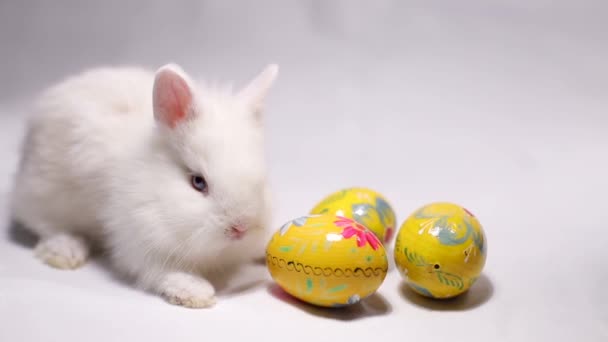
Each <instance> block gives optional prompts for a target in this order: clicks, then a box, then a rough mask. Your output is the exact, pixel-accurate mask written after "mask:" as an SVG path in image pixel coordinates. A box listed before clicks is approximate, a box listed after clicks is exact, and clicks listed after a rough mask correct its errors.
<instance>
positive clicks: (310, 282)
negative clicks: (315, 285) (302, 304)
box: [306, 278, 312, 292]
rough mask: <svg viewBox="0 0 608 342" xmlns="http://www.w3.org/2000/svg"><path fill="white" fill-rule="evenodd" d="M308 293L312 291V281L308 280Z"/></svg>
mask: <svg viewBox="0 0 608 342" xmlns="http://www.w3.org/2000/svg"><path fill="white" fill-rule="evenodd" d="M306 291H308V292H310V291H312V279H310V278H306Z"/></svg>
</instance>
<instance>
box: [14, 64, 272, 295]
mask: <svg viewBox="0 0 608 342" xmlns="http://www.w3.org/2000/svg"><path fill="white" fill-rule="evenodd" d="M277 71H278V67H277V66H276V65H269V66H268V67H267V68H266V69H265V70H264V71H263V72H262V73H261V74H260V75H259V76H257V77H256V78H255V79H254V80H253V81H251V82H250V83H249V84H248V85H247V86H246V87H244V88H243V89H242V90H241V91H239V92H236V93H233V92H231V91H230V90H227V89H223V90H222V89H218V88H211V87H209V88H206V87H204V86H203V85H198V84H196V83H195V82H194V81H193V80H192V79H191V78H190V77H189V76H187V75H186V74H185V73H184V71H183V70H182V69H181V68H180V67H179V66H177V65H174V64H168V65H166V66H164V67H162V68H160V69H158V70H157V71H156V73H153V72H148V71H146V70H142V69H137V68H127V67H124V68H98V69H93V70H89V71H86V72H84V73H82V74H80V75H76V76H73V77H70V78H68V79H66V80H64V81H62V82H61V83H59V84H58V85H56V86H54V87H51V88H50V89H48V90H47V91H46V92H45V93H44V94H43V95H42V96H41V99H40V101H38V102H37V105H36V107H35V110H34V112H33V115H32V116H31V117H30V118H29V121H28V126H27V131H26V137H25V141H24V144H23V148H22V159H21V162H20V165H19V170H18V172H17V175H16V177H15V187H14V189H13V193H12V214H13V219H14V220H15V221H17V222H19V223H21V224H22V225H23V226H24V227H25V228H26V229H28V230H31V231H32V232H34V233H35V234H37V235H38V236H39V238H40V239H39V242H38V244H37V246H36V247H35V253H36V255H37V257H38V258H40V259H41V260H42V261H44V262H46V263H47V264H49V265H51V266H54V267H57V268H61V269H73V268H77V267H79V266H81V265H82V264H83V263H84V262H85V261H86V260H87V258H88V256H89V254H90V250H91V248H92V246H96V245H97V243H99V244H100V245H101V246H103V247H104V248H105V249H106V250H107V253H108V254H109V256H110V257H111V260H112V265H113V266H114V267H115V269H116V270H117V271H118V272H119V274H122V275H123V276H126V277H128V279H131V280H132V281H133V283H134V284H135V285H137V286H138V287H141V288H142V289H145V290H148V291H153V292H155V293H158V294H160V295H162V296H163V297H164V298H165V299H166V300H168V301H169V302H170V303H173V304H179V305H184V306H187V307H209V306H212V305H213V304H214V303H215V302H216V299H215V289H214V287H213V285H212V284H211V283H210V282H209V281H208V280H207V279H208V275H209V274H211V273H213V272H215V271H221V270H224V269H226V268H231V267H232V266H236V265H238V264H240V263H242V262H245V261H247V260H251V259H252V258H254V257H257V256H259V255H262V254H261V251H263V246H264V243H265V239H266V237H267V234H266V229H267V228H268V225H269V223H270V215H271V199H270V191H269V186H268V183H267V179H266V177H267V176H266V166H265V156H264V142H263V137H264V136H263V125H262V111H263V108H262V107H263V103H264V100H265V97H266V95H267V91H268V90H269V88H270V87H271V85H272V84H273V82H274V80H275V77H276V75H277Z"/></svg>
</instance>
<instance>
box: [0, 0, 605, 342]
mask: <svg viewBox="0 0 608 342" xmlns="http://www.w3.org/2000/svg"><path fill="white" fill-rule="evenodd" d="M79 3H81V2H79ZM143 3H144V2H143V1H142V2H141V3H139V4H137V3H136V2H129V5H124V4H123V2H119V1H104V2H96V4H95V5H88V6H85V5H79V6H76V7H75V5H73V4H72V5H69V6H68V5H67V1H66V4H65V5H62V6H60V5H59V2H53V4H51V3H50V2H46V1H37V2H35V1H29V2H16V1H15V2H12V3H5V2H3V3H2V4H0V43H1V45H0V49H1V50H2V63H1V66H0V75H2V76H3V80H2V84H1V85H0V114H1V116H0V120H1V121H0V124H1V126H0V137H1V142H2V143H1V144H0V153H1V154H0V156H1V158H2V163H1V168H0V176H1V178H0V186H1V188H0V189H1V191H2V195H1V197H0V201H1V203H2V204H5V203H6V193H7V191H8V190H9V188H10V181H11V180H10V175H11V173H12V171H13V170H14V167H15V163H16V160H17V146H18V142H19V138H20V136H21V134H22V125H23V122H22V114H23V111H24V108H25V105H26V104H27V99H28V98H30V97H31V96H34V95H35V94H36V93H37V92H38V91H39V90H40V89H42V88H43V87H44V86H46V85H48V84H49V83H50V82H53V81H55V80H57V79H58V78H60V77H63V76H64V75H65V74H66V73H71V72H74V71H78V70H80V69H81V68H83V67H87V66H93V65H98V64H112V63H143V64H148V65H151V66H158V65H160V64H164V63H165V62H167V61H169V60H172V61H176V62H178V63H181V64H182V65H183V66H184V68H186V69H187V70H188V71H191V72H194V73H195V74H196V73H198V74H199V75H200V76H209V77H211V78H217V79H220V78H221V79H225V80H230V79H235V80H237V81H242V80H244V79H246V78H247V77H249V76H250V75H253V74H254V73H255V72H257V71H258V70H259V68H261V67H262V66H263V65H264V64H265V63H267V62H270V61H274V62H278V63H279V64H280V65H281V75H280V78H279V82H278V83H277V87H276V88H275V89H274V92H273V94H272V95H271V99H270V102H269V104H268V113H267V129H268V153H269V158H270V162H271V169H272V182H273V184H274V187H275V191H276V193H277V197H278V200H279V202H278V209H277V212H276V225H277V227H278V225H279V224H280V223H282V222H284V221H286V220H288V219H290V218H293V217H295V216H298V215H301V214H303V213H305V212H306V211H307V210H308V209H309V208H310V207H311V206H312V205H313V204H314V203H315V202H316V201H317V200H318V199H320V198H321V197H322V196H324V195H325V194H327V193H329V192H332V191H334V190H336V189H339V188H341V187H343V186H349V185H353V184H359V185H365V186H370V187H373V188H376V189H378V190H380V191H381V192H383V193H384V194H385V195H386V196H387V197H388V198H389V199H390V201H391V202H392V203H393V204H394V206H395V209H396V210H397V212H398V216H399V218H398V219H399V221H402V220H403V219H404V218H405V217H406V216H407V215H408V214H409V213H410V212H412V211H413V210H414V209H416V208H417V207H419V206H420V205H422V204H425V203H427V202H430V201H436V200H451V201H455V202H458V203H461V204H463V205H466V206H467V207H469V208H470V209H471V210H473V211H474V212H475V213H476V215H477V216H478V217H479V218H480V220H481V222H482V224H483V225H484V227H485V230H486V234H487V238H488V261H487V264H486V268H485V272H484V274H485V277H484V278H483V279H482V281H480V282H479V283H478V284H477V285H476V286H475V287H474V288H473V289H472V291H471V293H470V294H469V295H468V296H465V297H463V298H461V299H458V300H456V301H454V302H451V303H435V302H428V301H424V300H421V299H420V298H418V297H416V296H412V295H407V292H405V294H404V293H403V292H402V291H401V290H400V289H401V287H400V286H401V285H400V279H399V275H398V274H397V272H396V271H394V270H393V271H391V272H390V273H389V275H388V277H387V279H386V282H385V283H384V284H383V286H382V287H381V289H380V291H379V297H376V298H374V299H372V300H370V301H368V302H367V303H365V304H364V305H362V306H358V307H355V308H351V309H350V310H344V311H325V310H318V309H312V308H308V307H306V306H301V305H297V304H294V303H292V302H290V301H285V300H284V299H281V298H279V297H277V296H276V295H273V294H272V291H271V290H269V289H272V287H271V284H272V283H271V282H269V281H268V278H267V275H266V272H265V269H264V267H263V266H260V265H258V266H257V267H256V268H250V269H249V272H248V273H246V274H241V276H240V280H238V281H235V282H233V283H232V284H231V285H230V288H232V289H235V288H236V289H237V290H238V288H239V287H241V288H245V289H246V290H245V291H232V293H231V291H230V289H227V290H224V292H223V294H222V296H221V297H220V302H219V304H218V305H217V306H216V307H215V308H213V309H211V310H188V309H184V308H180V307H175V306H171V305H168V304H165V303H164V302H163V301H162V300H161V299H159V298H156V297H154V296H149V295H147V294H144V293H141V292H138V291H135V290H132V289H131V288H130V287H129V286H128V285H127V284H122V283H120V282H118V281H116V280H115V279H114V278H113V277H112V276H111V272H110V271H109V270H107V269H106V268H105V267H104V266H103V263H102V262H100V261H95V262H93V263H90V264H88V265H87V266H86V267H84V268H83V269H80V270H77V271H74V272H62V271H57V270H54V269H50V268H48V267H46V266H43V265H41V264H40V263H39V262H38V261H37V260H35V259H34V258H33V255H32V251H31V249H30V248H29V247H28V246H26V245H23V244H20V243H16V242H15V241H14V240H15V239H10V238H8V237H7V238H3V239H1V240H0V341H76V340H87V341H128V340H129V339H131V340H134V341H144V340H147V341H173V340H174V341H208V340H228V339H231V340H235V339H234V338H243V339H247V340H251V339H252V338H261V339H263V340H264V341H279V340H281V341H317V340H318V339H319V338H322V340H333V341H339V340H346V338H348V340H370V339H377V340H397V339H398V340H408V341H448V340H454V341H464V340H466V341H573V340H575V341H588V342H592V341H607V340H608V291H606V284H608V249H607V248H606V246H607V245H608V229H606V222H608V210H607V206H606V203H607V202H608V201H607V197H606V193H607V192H608V181H607V178H606V175H607V174H608V135H607V134H606V132H607V129H608V96H607V95H608V64H607V63H606V61H607V60H608V44H607V42H608V20H606V13H608V6H607V5H606V2H604V1H595V2H591V1H578V2H575V1H571V2H565V1H557V2H556V1H528V2H521V4H520V5H514V4H509V3H508V2H506V1H500V2H495V3H494V4H492V5H490V4H488V3H487V2H486V1H459V2H445V3H444V4H439V3H429V2H427V1H421V2H419V3H414V2H404V1H374V2H373V5H371V3H372V2H367V3H368V5H367V6H365V7H364V6H363V5H362V2H361V3H359V2H350V1H346V0H343V1H306V2H298V3H295V4H293V7H289V6H288V5H287V4H285V3H284V2H282V1H275V2H255V3H257V4H258V7H256V6H255V5H254V2H251V4H248V5H244V4H241V5H240V6H237V5H235V4H233V3H232V2H221V4H220V2H219V1H216V2H205V1H182V2H179V1H175V2H173V5H172V6H173V7H168V5H163V4H161V2H160V1H148V2H145V3H146V4H147V5H145V6H144V5H143ZM262 3H263V5H262ZM347 3H348V4H350V5H348V4H347ZM524 3H525V4H526V5H523V4H524ZM243 6H244V7H243ZM1 214H2V218H6V210H5V209H4V207H3V208H2V211H1ZM3 236H4V235H3ZM7 236H9V234H8V233H7ZM259 279H262V280H263V279H265V280H266V282H263V281H262V282H260V281H257V280H259ZM269 286H270V287H269Z"/></svg>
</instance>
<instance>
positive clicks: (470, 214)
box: [462, 208, 475, 217]
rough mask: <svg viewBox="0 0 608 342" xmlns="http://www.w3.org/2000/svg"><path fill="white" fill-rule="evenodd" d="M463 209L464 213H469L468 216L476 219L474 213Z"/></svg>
mask: <svg viewBox="0 0 608 342" xmlns="http://www.w3.org/2000/svg"><path fill="white" fill-rule="evenodd" d="M462 209H464V212H465V213H467V214H469V216H471V217H475V215H473V213H472V212H470V211H468V210H467V208H462Z"/></svg>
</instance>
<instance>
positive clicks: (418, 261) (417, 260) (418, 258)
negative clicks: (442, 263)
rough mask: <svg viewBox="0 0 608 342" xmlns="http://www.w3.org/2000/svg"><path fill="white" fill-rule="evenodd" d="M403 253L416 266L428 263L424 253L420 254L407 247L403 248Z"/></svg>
mask: <svg viewBox="0 0 608 342" xmlns="http://www.w3.org/2000/svg"><path fill="white" fill-rule="evenodd" d="M403 254H405V256H406V257H407V260H408V261H409V262H411V263H413V264H414V265H416V266H427V265H428V263H427V262H426V260H425V259H424V257H423V256H422V255H418V254H416V253H415V252H412V251H408V250H407V247H405V248H403Z"/></svg>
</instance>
